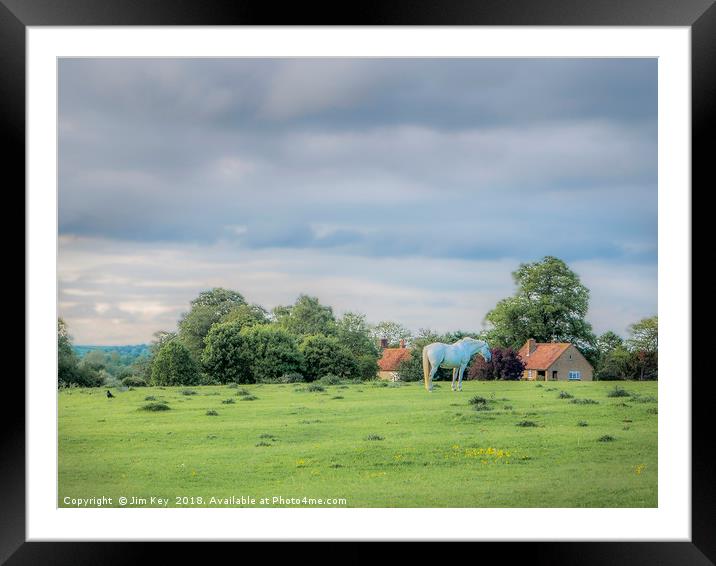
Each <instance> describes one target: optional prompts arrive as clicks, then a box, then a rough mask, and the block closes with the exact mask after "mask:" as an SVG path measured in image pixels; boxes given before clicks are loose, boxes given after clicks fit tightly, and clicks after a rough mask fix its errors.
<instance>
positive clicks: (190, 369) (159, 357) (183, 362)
mask: <svg viewBox="0 0 716 566" xmlns="http://www.w3.org/2000/svg"><path fill="white" fill-rule="evenodd" d="M199 380H200V375H199V368H198V366H197V364H196V362H195V361H194V358H192V356H191V353H190V352H189V350H188V349H187V348H186V346H184V345H183V344H182V343H180V342H179V341H178V340H171V341H169V342H167V343H166V344H164V345H163V346H162V347H161V348H160V349H159V351H158V352H157V354H156V356H154V360H153V362H152V384H153V385H197V384H198V383H199Z"/></svg>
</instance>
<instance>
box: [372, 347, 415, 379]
mask: <svg viewBox="0 0 716 566" xmlns="http://www.w3.org/2000/svg"><path fill="white" fill-rule="evenodd" d="M380 342H381V344H380V345H381V348H382V350H383V351H382V353H381V357H380V359H379V360H378V377H379V378H380V379H386V380H388V381H398V366H399V365H400V362H402V361H404V360H409V359H410V350H408V349H407V348H406V347H405V340H401V341H400V347H399V348H388V347H387V346H388V341H387V340H386V339H385V338H383V339H382V340H381V341H380Z"/></svg>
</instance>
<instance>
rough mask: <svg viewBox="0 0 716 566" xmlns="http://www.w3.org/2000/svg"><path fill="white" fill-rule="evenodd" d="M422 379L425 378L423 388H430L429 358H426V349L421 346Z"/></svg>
mask: <svg viewBox="0 0 716 566" xmlns="http://www.w3.org/2000/svg"><path fill="white" fill-rule="evenodd" d="M423 379H424V380H425V389H428V390H429V389H430V385H429V384H428V380H429V379H430V359H429V358H428V349H427V348H426V347H423Z"/></svg>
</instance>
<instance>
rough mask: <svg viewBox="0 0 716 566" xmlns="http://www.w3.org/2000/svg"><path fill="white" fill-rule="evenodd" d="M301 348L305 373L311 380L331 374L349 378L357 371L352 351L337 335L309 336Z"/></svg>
mask: <svg viewBox="0 0 716 566" xmlns="http://www.w3.org/2000/svg"><path fill="white" fill-rule="evenodd" d="M300 350H301V354H303V362H304V375H305V376H306V378H307V379H308V380H309V381H312V380H314V379H320V378H321V377H323V376H325V375H330V374H332V375H337V376H338V377H343V378H348V377H353V376H354V375H355V374H356V372H357V369H358V366H357V364H356V361H355V359H354V358H353V356H352V354H351V352H350V351H349V350H348V348H346V347H345V346H343V345H341V343H340V341H339V340H338V338H336V337H335V336H323V335H321V334H317V335H315V336H307V337H306V338H305V339H304V340H303V342H301V345H300ZM374 375H375V374H374Z"/></svg>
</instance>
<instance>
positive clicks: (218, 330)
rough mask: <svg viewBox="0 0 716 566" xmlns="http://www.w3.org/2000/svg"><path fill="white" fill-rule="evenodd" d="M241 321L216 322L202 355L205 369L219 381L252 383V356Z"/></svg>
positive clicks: (207, 338)
mask: <svg viewBox="0 0 716 566" xmlns="http://www.w3.org/2000/svg"><path fill="white" fill-rule="evenodd" d="M241 328H242V325H241V323H240V322H224V323H221V324H215V325H214V326H213V327H212V328H211V330H210V331H209V334H208V335H207V337H206V347H205V348H204V352H203V353H202V356H201V361H202V364H203V366H204V370H205V371H206V373H207V374H209V376H211V377H212V378H213V379H214V380H216V381H218V382H219V383H232V382H234V383H251V382H253V376H252V374H251V367H250V362H251V360H250V356H249V355H248V352H247V346H246V340H245V339H244V336H243V335H242V334H241Z"/></svg>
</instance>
